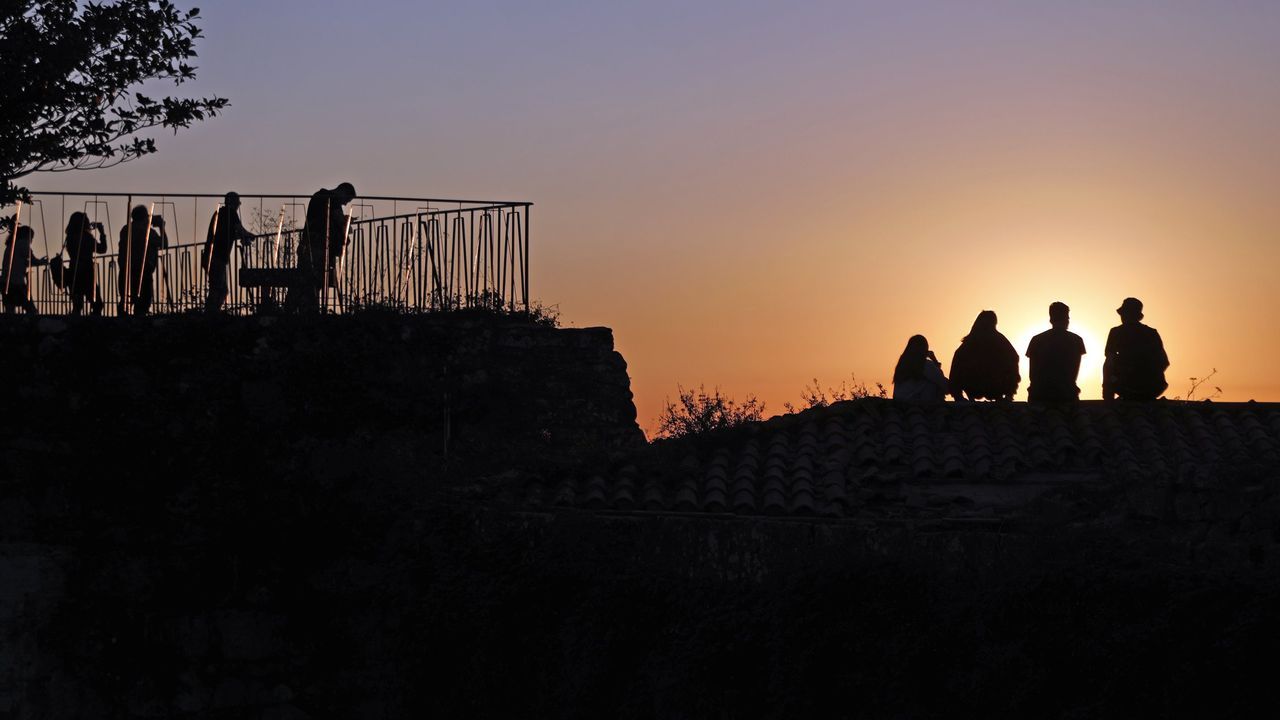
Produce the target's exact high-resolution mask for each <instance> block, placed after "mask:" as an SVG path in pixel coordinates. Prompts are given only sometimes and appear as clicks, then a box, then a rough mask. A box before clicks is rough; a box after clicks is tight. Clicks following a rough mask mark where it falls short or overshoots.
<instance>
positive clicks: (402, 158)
mask: <svg viewBox="0 0 1280 720" xmlns="http://www.w3.org/2000/svg"><path fill="white" fill-rule="evenodd" d="M178 4H179V5H180V6H184V7H187V6H190V4H191V3H183V2H179V3H178ZM201 14H202V16H203V20H201V21H200V26H201V28H202V29H203V31H204V34H205V38H204V39H203V40H202V41H201V42H200V43H199V45H198V46H197V47H198V51H199V53H200V58H199V62H198V63H197V64H198V66H199V71H198V78H197V80H196V81H194V82H193V83H189V84H188V85H185V86H183V87H182V88H178V91H179V92H183V93H187V94H190V95H208V94H218V95H222V96H225V97H228V98H230V100H231V107H230V108H229V109H228V110H227V112H226V113H225V114H224V115H223V116H221V117H218V118H216V119H214V120H211V121H208V122H205V123H203V124H201V125H200V126H198V127H196V128H195V129H192V130H189V131H184V132H182V133H180V134H178V135H176V136H174V135H170V134H166V133H160V134H159V135H158V136H157V137H158V141H159V147H160V152H159V153H158V154H156V155H153V156H151V157H148V158H145V159H143V160H140V161H138V162H135V163H132V164H129V165H126V166H122V167H120V168H116V169H112V170H104V171H96V172H89V173H76V174H62V175H52V176H50V175H46V176H36V177H33V178H31V179H30V181H29V185H30V187H32V188H33V189H40V190H96V191H109V190H110V191H135V192H149V191H154V190H157V189H166V188H167V189H170V191H171V192H177V191H186V192H209V193H220V192H223V191H225V190H226V189H237V190H239V191H240V192H242V193H245V194H254V193H288V194H299V195H306V194H309V193H310V192H311V191H313V190H314V189H315V188H317V187H321V186H325V187H332V186H333V185H334V184H336V183H337V182H339V181H342V180H350V181H352V182H353V183H354V184H355V185H356V187H357V188H358V189H359V190H360V191H361V192H363V193H365V194H370V195H400V196H422V197H474V198H486V199H488V198H492V199H498V200H525V201H530V202H533V203H534V204H535V205H534V208H533V211H532V213H533V214H532V228H531V230H532V233H531V241H532V248H531V287H532V293H533V295H534V296H535V297H536V298H538V299H539V300H541V301H542V302H543V303H545V304H548V305H557V306H558V307H559V310H560V312H561V317H562V320H563V322H564V323H565V324H566V325H572V326H578V327H585V326H594V325H605V326H608V327H611V328H613V329H614V332H615V337H616V342H617V347H618V349H619V351H620V352H622V354H623V355H624V356H625V357H626V359H627V362H628V365H629V372H630V375H631V379H632V388H633V391H634V393H635V395H636V403H637V407H638V411H639V416H640V423H641V426H642V427H644V428H645V430H646V431H648V432H650V433H651V434H652V431H653V430H654V429H655V427H656V418H657V416H658V414H659V413H660V411H661V410H662V407H663V405H664V403H665V401H666V400H668V399H674V398H675V395H676V389H677V385H678V384H681V385H684V386H686V387H689V386H697V385H699V384H705V385H706V386H707V387H708V389H710V388H713V387H719V388H720V389H721V391H723V392H724V393H726V394H728V395H730V396H733V397H736V398H739V399H741V398H743V397H745V396H747V395H755V396H757V397H758V398H759V399H761V400H763V401H764V402H765V403H766V406H767V410H768V412H767V414H772V413H774V412H781V411H782V410H783V403H785V402H788V401H790V402H796V401H798V400H799V396H800V392H801V390H802V389H803V388H805V386H806V385H808V384H810V383H811V382H812V380H813V379H814V378H817V379H818V380H819V381H820V382H821V383H822V385H824V386H830V385H838V384H839V382H840V381H841V380H847V379H848V378H849V377H850V376H851V375H852V376H855V377H856V378H857V379H858V380H860V381H866V382H868V383H874V382H876V381H880V382H884V383H885V384H886V385H888V384H889V379H890V376H891V375H892V369H893V365H894V363H895V361H896V359H897V356H898V354H899V353H901V351H902V349H903V347H904V346H905V345H906V341H907V338H908V337H910V336H911V335H914V334H917V333H919V334H923V335H925V336H926V337H927V338H928V339H929V341H930V345H931V347H932V348H933V349H934V350H935V352H936V353H937V355H938V357H939V358H940V359H941V360H942V362H943V364H944V368H945V367H949V365H950V359H951V355H952V353H953V352H954V350H955V347H956V346H957V345H958V343H959V341H960V339H961V338H962V337H963V336H964V335H965V334H966V333H967V332H968V329H969V326H970V325H971V324H972V322H973V319H974V317H975V316H976V315H977V314H978V312H979V311H981V310H984V309H991V310H995V311H996V312H997V314H998V316H999V318H1000V329H1001V330H1002V331H1003V332H1004V333H1005V334H1006V335H1007V336H1008V337H1009V339H1010V340H1011V341H1013V343H1014V345H1015V347H1017V348H1018V350H1019V351H1020V352H1021V351H1024V350H1025V347H1026V342H1027V340H1029V338H1030V337H1031V335H1033V334H1034V333H1035V332H1038V331H1040V330H1042V329H1045V328H1047V327H1048V318H1047V308H1048V305H1049V303H1051V302H1053V301H1055V300H1061V301H1063V302H1066V303H1067V304H1068V305H1070V306H1071V308H1072V329H1073V330H1075V331H1076V332H1078V333H1080V334H1081V335H1082V336H1083V337H1084V340H1085V343H1086V348H1087V350H1088V352H1089V355H1088V356H1086V359H1085V363H1084V367H1083V369H1082V372H1081V381H1080V385H1081V388H1082V390H1083V393H1082V397H1083V398H1086V399H1087V398H1097V397H1099V396H1100V387H1099V385H1100V382H1099V377H1098V371H1099V368H1100V364H1101V354H1102V344H1103V342H1104V340H1105V338H1106V333H1107V330H1108V328H1110V327H1111V326H1113V325H1115V324H1117V323H1118V317H1117V315H1116V313H1115V308H1117V307H1118V306H1119V304H1120V302H1121V300H1122V299H1123V298H1125V297H1127V296H1136V297H1138V298H1140V299H1142V300H1143V302H1144V303H1145V304H1146V316H1147V318H1146V321H1147V323H1148V324H1150V325H1152V326H1154V327H1156V328H1157V329H1159V330H1160V332H1161V334H1162V335H1163V337H1164V340H1165V345H1166V347H1167V349H1168V352H1169V355H1170V358H1171V361H1172V366H1171V367H1170V369H1169V372H1168V378H1169V383H1170V389H1169V393H1168V394H1169V395H1170V396H1174V395H1185V394H1186V392H1187V389H1188V386H1189V378H1191V377H1203V376H1204V375H1206V374H1208V373H1209V372H1210V371H1211V370H1212V369H1215V368H1216V369H1217V371H1218V372H1217V375H1216V376H1215V377H1214V378H1213V381H1212V384H1213V385H1216V386H1219V387H1221V389H1222V394H1221V399H1223V400H1248V399H1257V400H1259V401H1268V400H1269V401H1280V379H1277V377H1276V373H1275V371H1274V366H1275V364H1276V362H1275V358H1276V357H1277V356H1278V355H1280V329H1278V327H1277V324H1276V321H1275V318H1274V315H1275V313H1276V310H1277V309H1280V282H1277V280H1276V278H1275V273H1276V269H1277V268H1278V267H1280V242H1277V240H1278V238H1280V203H1278V202H1277V198H1280V142H1276V137H1275V133H1276V130H1277V128H1280V72H1276V69H1277V68H1280V43H1277V42H1275V38H1276V37H1277V36H1278V35H1280V3H1275V2H1263V1H1243V0H1219V1H1217V2H1209V1H1207V0H1206V1H1204V2H1186V1H1178V0H1166V1H1162V2H1156V1H1154V0H1151V1H1145V2H1138V1H1136V0H1134V1H1129V0H1112V1H1110V2H1093V1H1090V0H1080V1H1077V2H1071V3H1062V2H1033V1H1027V0H1020V1H1014V0H1007V1H982V0H974V1H969V2H963V3H959V2H952V1H951V0H931V1H919V0H896V1H893V2H853V1H850V0H842V1H840V2H786V3H783V2H755V1H753V0H737V1H735V2H721V1H715V2H690V1H689V0H685V1H684V2H667V1H666V0H657V1H653V0H651V1H649V2H643V3H619V2H606V1H601V0H595V1H592V2H555V1H554V0H549V1H548V2H542V3H528V2H486V1H484V0H471V1H468V2H465V3H456V4H455V3H424V2H418V1H412V2H411V1H408V0H404V1H401V0H366V1H365V2H363V3H356V4H353V3H349V2H341V3H339V2H329V1H328V0H305V1H304V0H272V1H271V2H269V3H263V2H257V1H250V0H213V1H210V2H206V3H203V4H202V13H201ZM1024 362H1025V360H1024ZM1023 376H1024V378H1025V377H1026V371H1025V368H1024V370H1023ZM1022 389H1023V390H1025V381H1024V386H1023V388H1022ZM1209 392H1213V391H1212V390H1210V391H1209ZM1202 393H1203V390H1202Z"/></svg>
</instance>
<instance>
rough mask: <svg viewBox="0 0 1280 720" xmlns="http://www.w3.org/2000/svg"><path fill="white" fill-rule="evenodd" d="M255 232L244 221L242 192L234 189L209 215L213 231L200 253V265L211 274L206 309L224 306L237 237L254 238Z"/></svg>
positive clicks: (248, 240)
mask: <svg viewBox="0 0 1280 720" xmlns="http://www.w3.org/2000/svg"><path fill="white" fill-rule="evenodd" d="M254 238H255V236H254V234H253V233H251V232H249V231H248V230H245V229H244V225H243V224H241V222H240V196H239V195H238V194H236V193H234V192H229V193H227V195H226V197H225V198H223V205H222V207H220V208H218V210H217V211H216V212H214V213H213V217H211V218H209V231H208V233H206V234H205V240H204V250H202V251H201V253H200V265H201V267H203V268H204V269H205V272H206V273H207V274H208V276H209V295H208V297H206V298H205V304H204V309H205V312H210V313H216V312H218V311H220V310H222V304H223V303H225V302H226V301H227V292H228V285H227V268H228V266H229V265H230V264H231V249H232V248H233V247H235V244H236V240H239V241H241V242H243V243H246V244H248V243H250V242H253V240H254Z"/></svg>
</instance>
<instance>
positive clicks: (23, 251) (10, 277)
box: [0, 225, 48, 315]
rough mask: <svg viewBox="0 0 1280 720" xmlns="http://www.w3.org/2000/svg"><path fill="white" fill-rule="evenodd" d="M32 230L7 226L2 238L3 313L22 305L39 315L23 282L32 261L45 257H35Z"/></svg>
mask: <svg viewBox="0 0 1280 720" xmlns="http://www.w3.org/2000/svg"><path fill="white" fill-rule="evenodd" d="M35 237H36V231H35V230H32V229H31V228H29V227H27V226H26V225H21V226H19V227H18V228H17V230H16V231H15V230H10V231H9V236H8V237H6V238H5V241H4V261H3V265H0V291H2V292H3V296H4V311H5V313H6V314H8V313H13V312H15V311H17V309H18V308H22V310H23V312H25V313H27V314H28V315H39V314H40V311H39V310H37V309H36V306H35V303H33V302H31V291H30V288H29V287H28V286H27V272H28V271H29V270H30V269H31V268H32V267H34V266H36V265H44V264H45V263H47V262H48V261H47V260H45V259H44V258H38V257H36V255H35V252H34V251H32V249H31V242H32V241H33V240H35Z"/></svg>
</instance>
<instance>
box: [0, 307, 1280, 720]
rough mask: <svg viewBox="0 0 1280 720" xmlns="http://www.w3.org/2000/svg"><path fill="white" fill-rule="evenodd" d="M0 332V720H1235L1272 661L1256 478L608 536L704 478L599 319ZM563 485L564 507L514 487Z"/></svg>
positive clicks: (1279, 521) (876, 506)
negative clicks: (647, 496) (574, 497)
mask: <svg viewBox="0 0 1280 720" xmlns="http://www.w3.org/2000/svg"><path fill="white" fill-rule="evenodd" d="M6 320H7V321H6V322H4V323H0V343H3V345H0V347H3V348H4V350H3V354H2V355H0V372H3V373H4V375H3V377H6V378H10V379H11V381H10V382H9V383H8V384H6V385H5V387H6V390H5V393H4V396H3V397H4V403H5V404H4V406H3V407H4V413H3V416H2V417H0V423H2V424H0V717H14V718H98V717H111V718H117V717H119V718H171V717H190V718H263V719H264V720H265V719H268V718H269V719H273V720H275V719H290V720H300V719H304V718H385V717H430V716H437V715H438V716H443V717H474V716H482V717H549V716H554V717H584V718H585V717H592V718H594V717H724V718H731V717H758V716H778V717H803V716H866V717H902V716H915V717H936V716H968V715H979V714H980V715H983V716H988V717H990V716H1007V717H1062V716H1073V717H1099V716H1115V717H1135V716H1151V715H1169V714H1177V713H1178V712H1181V713H1187V714H1192V715H1201V716H1248V715H1251V714H1255V712H1256V710H1257V709H1258V708H1259V707H1262V706H1263V705H1265V703H1267V702H1268V701H1269V700H1270V696H1271V692H1272V691H1271V686H1272V683H1271V678H1270V676H1269V672H1270V664H1269V663H1266V662H1261V663H1259V662H1254V661H1253V660H1251V659H1250V656H1251V655H1252V654H1254V653H1269V652H1272V648H1273V647H1274V643H1275V641H1276V640H1277V639H1280V620H1278V619H1277V616H1276V614H1275V613H1274V607H1275V606H1276V604H1277V603H1280V582H1277V579H1278V573H1277V571H1276V568H1277V560H1278V559H1280V554H1278V553H1277V552H1274V549H1275V548H1276V547H1277V546H1278V545H1280V518H1278V515H1280V500H1278V499H1277V497H1278V495H1280V477H1278V476H1277V474H1276V472H1275V468H1274V467H1273V466H1272V465H1267V464H1265V463H1264V464H1262V465H1258V464H1257V463H1254V464H1252V465H1250V466H1248V468H1247V472H1245V471H1242V472H1241V473H1239V474H1230V473H1226V471H1225V470H1224V473H1220V475H1221V477H1219V478H1217V479H1212V478H1211V479H1210V480H1211V481H1210V482H1208V484H1206V481H1205V480H1204V478H1202V477H1200V476H1193V477H1188V478H1169V477H1164V476H1157V475H1153V476H1150V477H1142V478H1133V477H1122V476H1109V475H1090V476H1087V477H1081V476H1075V477H1070V478H1067V477H1063V478H1046V477H1038V478H1035V482H1037V483H1041V487H1039V488H1037V489H1036V491H1035V492H1023V491H1022V489H1024V488H1022V486H1023V485H1026V484H1027V483H1028V482H1030V481H1029V480H1028V479H1027V478H1022V477H1014V478H1008V479H1006V480H1001V482H1007V484H1005V485H1000V484H998V483H994V482H993V484H991V485H989V486H987V487H985V488H984V489H983V493H985V494H978V493H976V491H975V490H974V488H972V487H968V486H965V484H964V483H963V482H958V481H947V479H946V478H941V479H937V478H934V479H928V481H926V480H924V479H915V480H909V479H903V480H901V481H895V482H894V483H892V484H890V483H888V481H887V480H886V481H885V483H884V484H875V485H871V484H869V485H868V486H867V487H868V488H869V492H871V493H872V495H873V497H870V498H868V499H867V502H865V503H864V504H862V505H860V506H859V509H858V511H857V512H855V513H850V514H847V515H844V516H839V517H826V516H820V515H810V516H785V517H783V516H779V517H770V516H765V515H759V516H746V515H735V514H734V513H733V512H728V511H725V512H682V511H678V510H675V509H670V508H667V509H661V510H658V511H651V510H646V505H645V504H644V502H643V500H644V493H643V492H641V493H640V494H639V495H637V496H636V501H637V502H634V503H631V504H629V505H628V506H627V507H628V508H629V509H628V510H626V511H620V510H618V509H617V508H618V507H619V506H617V505H616V504H608V503H601V504H598V505H597V504H593V503H591V502H589V500H590V497H592V496H591V493H590V492H589V491H590V490H591V489H592V488H593V487H596V486H599V485H600V484H602V483H603V482H604V480H603V478H605V477H608V478H613V479H618V482H620V483H623V484H624V485H625V484H626V483H633V484H634V486H635V487H636V489H637V490H640V489H642V488H643V487H644V485H645V483H646V482H655V483H667V484H668V485H669V487H668V486H666V485H664V488H665V490H669V491H671V492H672V493H675V492H676V491H678V489H679V488H680V487H681V486H682V485H681V483H682V482H684V480H685V478H682V477H680V476H678V474H679V473H681V472H686V470H683V469H682V468H686V467H692V468H693V470H689V471H688V472H700V471H699V470H698V467H699V466H698V464H697V463H696V462H694V463H693V464H692V465H690V464H689V463H688V462H686V461H687V460H689V458H688V457H687V451H688V450H689V448H688V447H686V446H683V445H680V444H671V443H667V444H657V445H654V446H643V444H642V438H641V435H640V431H639V430H638V428H637V427H636V425H635V414H634V408H633V406H632V404H631V399H630V391H629V387H628V381H627V377H626V372H625V368H626V366H625V363H624V362H623V360H622V358H621V357H620V356H618V355H617V353H616V352H614V351H613V348H612V341H611V337H610V334H609V332H608V331H607V330H604V329H587V330H554V329H551V328H545V327H537V326H532V325H528V324H511V323H506V322H499V321H496V320H495V319H494V318H491V317H476V316H472V317H466V316H450V317H402V316H395V315H378V314H363V315H361V316H358V317H335V318H284V317H282V318H264V319H236V318H213V319H208V318H202V317H193V318H165V319H156V320H142V321H133V322H130V321H120V322H117V321H110V322H96V321H92V320H81V321H78V322H77V321H73V320H66V321H64V320H46V321H40V322H35V321H28V320H26V319H22V318H17V319H13V318H9V319H6ZM807 421H808V418H807V417H801V418H797V419H796V420H794V421H787V422H793V423H794V424H798V425H801V426H802V425H804V423H805V422H807ZM781 424H783V425H785V424H786V422H783V423H781ZM741 432H742V433H743V434H744V435H745V436H746V437H745V438H743V439H742V441H743V442H745V443H747V444H749V442H750V436H751V434H752V433H758V432H764V430H761V429H758V428H757V429H752V428H746V429H743V430H742V431H741ZM707 442H709V443H710V445H709V446H708V452H709V454H710V455H714V454H715V452H717V450H716V446H717V443H718V442H719V440H718V439H716V438H711V439H708V441H707ZM667 455H670V457H666V456H667ZM671 468H675V470H671ZM662 472H669V473H670V472H675V473H677V474H676V475H672V476H671V477H665V476H659V473H662ZM562 480H564V481H566V482H568V483H569V484H570V485H572V486H573V487H576V488H582V489H583V490H584V492H583V493H580V495H581V496H582V497H584V498H587V501H586V502H583V503H576V502H575V503H569V504H558V500H557V497H558V496H557V494H556V493H555V492H546V491H543V490H538V489H539V488H543V489H545V488H556V487H558V486H559V485H560V484H561V481H562ZM633 481H634V482H633ZM1020 483H1021V485H1020ZM531 488H532V489H534V490H537V492H533V493H529V492H526V491H527V490H529V489H531ZM613 495H614V494H610V495H609V497H613ZM532 496H536V497H539V498H542V500H541V501H539V502H536V503H535V502H530V497H532ZM673 497H674V495H673ZM873 501H874V502H873ZM983 503H989V507H990V512H989V513H987V512H984V513H972V512H966V513H957V512H954V511H953V510H951V508H960V507H965V508H972V507H976V506H979V505H982V507H987V505H983Z"/></svg>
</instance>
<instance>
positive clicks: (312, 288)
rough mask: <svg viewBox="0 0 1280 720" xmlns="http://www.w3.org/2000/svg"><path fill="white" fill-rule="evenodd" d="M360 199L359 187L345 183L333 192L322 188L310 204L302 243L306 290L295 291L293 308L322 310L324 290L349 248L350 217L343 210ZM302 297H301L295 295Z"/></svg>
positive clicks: (301, 268) (301, 265) (300, 261)
mask: <svg viewBox="0 0 1280 720" xmlns="http://www.w3.org/2000/svg"><path fill="white" fill-rule="evenodd" d="M355 197H356V189H355V186H354V185H352V184H351V183H348V182H344V183H341V184H340V185H338V186H337V187H336V188H334V189H332V190H328V189H324V188H321V189H320V190H317V191H316V193H315V194H314V195H312V196H311V200H310V202H308V203H307V223H306V225H305V226H304V227H303V228H302V241H301V242H300V243H298V270H299V271H300V273H301V274H302V276H303V277H302V280H301V282H302V286H301V287H299V288H295V289H293V290H292V291H291V297H290V300H289V304H291V305H294V306H295V307H301V308H304V309H315V308H317V307H318V306H319V300H320V292H321V289H322V288H323V289H325V290H327V289H328V288H329V287H330V286H331V285H332V284H333V279H334V275H335V273H334V268H336V267H337V264H338V259H339V258H341V257H342V251H343V250H344V249H345V247H346V237H347V215H346V213H344V212H343V208H345V207H346V206H347V203H349V202H351V201H352V200H354V199H355ZM293 293H299V295H293Z"/></svg>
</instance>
